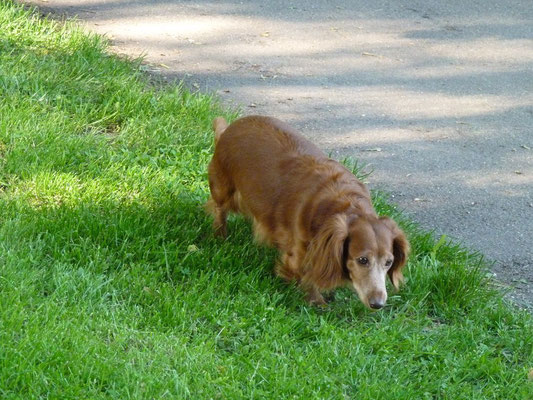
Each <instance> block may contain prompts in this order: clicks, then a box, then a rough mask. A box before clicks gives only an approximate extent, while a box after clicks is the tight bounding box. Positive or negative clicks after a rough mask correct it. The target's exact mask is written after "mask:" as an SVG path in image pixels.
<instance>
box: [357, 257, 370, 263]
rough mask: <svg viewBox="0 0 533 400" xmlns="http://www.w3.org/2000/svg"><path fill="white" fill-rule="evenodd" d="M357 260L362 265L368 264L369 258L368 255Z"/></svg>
mask: <svg viewBox="0 0 533 400" xmlns="http://www.w3.org/2000/svg"><path fill="white" fill-rule="evenodd" d="M357 262H358V263H359V264H361V265H366V264H368V258H366V257H359V258H358V259H357Z"/></svg>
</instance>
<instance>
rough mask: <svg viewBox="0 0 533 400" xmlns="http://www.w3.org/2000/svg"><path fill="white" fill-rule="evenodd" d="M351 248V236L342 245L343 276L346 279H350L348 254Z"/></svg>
mask: <svg viewBox="0 0 533 400" xmlns="http://www.w3.org/2000/svg"><path fill="white" fill-rule="evenodd" d="M349 247H350V236H348V237H346V239H344V244H343V245H342V275H343V277H344V278H345V279H348V280H349V279H350V271H349V270H348V265H347V264H348V255H349V254H348V252H349Z"/></svg>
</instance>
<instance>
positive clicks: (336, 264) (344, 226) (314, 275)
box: [302, 214, 348, 289]
mask: <svg viewBox="0 0 533 400" xmlns="http://www.w3.org/2000/svg"><path fill="white" fill-rule="evenodd" d="M347 237H348V222H347V220H346V216H345V215H343V214H336V215H334V216H333V217H331V218H329V219H328V220H327V221H326V222H324V224H323V225H322V226H321V227H320V229H319V230H318V233H317V234H316V236H315V237H314V238H313V239H312V240H311V242H310V243H309V246H308V248H307V252H306V255H305V258H304V261H303V265H304V268H305V273H304V276H303V277H302V281H303V282H304V283H309V284H312V285H314V286H316V287H318V288H320V289H330V288H333V287H335V286H337V285H338V284H339V283H340V282H341V281H342V277H343V275H342V274H343V271H342V257H343V254H342V253H343V250H344V249H343V247H344V246H343V245H344V241H345V239H346V238H347Z"/></svg>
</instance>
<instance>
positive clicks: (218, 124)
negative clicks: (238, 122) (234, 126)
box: [213, 117, 228, 145]
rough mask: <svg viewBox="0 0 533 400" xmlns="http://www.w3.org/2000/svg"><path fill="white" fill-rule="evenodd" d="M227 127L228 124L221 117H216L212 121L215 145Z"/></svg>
mask: <svg viewBox="0 0 533 400" xmlns="http://www.w3.org/2000/svg"><path fill="white" fill-rule="evenodd" d="M227 127H228V123H227V122H226V120H225V119H224V118H223V117H217V118H215V119H214V120H213V130H214V131H215V145H216V144H217V142H218V141H219V139H220V136H222V134H223V133H224V131H225V130H226V128H227Z"/></svg>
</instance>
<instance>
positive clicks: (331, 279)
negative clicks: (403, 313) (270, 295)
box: [206, 116, 409, 310]
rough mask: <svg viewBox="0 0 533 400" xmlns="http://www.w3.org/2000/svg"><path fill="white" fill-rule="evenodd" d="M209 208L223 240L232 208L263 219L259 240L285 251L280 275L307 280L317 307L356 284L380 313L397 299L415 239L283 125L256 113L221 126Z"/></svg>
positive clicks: (257, 223)
mask: <svg viewBox="0 0 533 400" xmlns="http://www.w3.org/2000/svg"><path fill="white" fill-rule="evenodd" d="M213 130H214V133H215V151H214V154H213V158H212V160H211V162H210V163H209V167H208V176H209V188H210V191H211V196H210V198H209V200H208V202H207V204H206V208H207V210H208V211H209V212H210V213H211V214H212V215H213V217H214V222H213V229H214V232H215V234H216V235H218V236H222V237H225V236H226V218H227V215H228V213H229V212H234V213H241V214H244V215H245V216H247V217H249V218H250V219H251V220H252V221H253V228H254V236H255V238H256V240H258V241H259V242H263V243H266V244H267V245H270V246H275V247H276V248H278V249H279V251H280V253H281V257H280V259H279V261H278V263H277V265H276V273H277V275H278V276H280V277H282V278H284V279H286V280H288V281H293V280H294V281H297V282H298V284H299V286H300V287H301V288H302V289H303V290H304V292H305V293H306V300H307V301H308V302H309V303H310V304H316V305H324V304H325V300H324V297H323V296H322V293H323V292H325V291H329V290H332V289H335V288H337V287H340V286H346V285H347V286H349V287H350V288H352V290H354V291H355V292H356V293H357V295H358V296H359V298H360V300H361V301H362V302H363V304H364V305H365V306H366V307H368V308H370V309H373V310H377V309H380V308H382V307H383V306H384V305H385V302H386V300H387V290H386V276H387V275H388V277H389V278H390V280H391V282H392V284H393V286H394V287H395V288H396V289H398V288H399V285H400V283H402V282H403V274H402V269H403V267H404V265H405V263H406V261H407V256H408V253H409V242H408V240H407V238H406V236H405V234H404V232H403V231H402V230H401V229H400V228H399V227H398V225H397V224H396V223H395V222H394V221H393V220H392V219H390V218H388V217H384V216H381V217H380V216H378V215H377V214H376V211H375V210H374V208H373V206H372V203H371V200H370V193H369V191H368V189H367V188H366V187H365V185H364V184H363V183H362V182H361V181H359V180H358V179H357V178H356V177H355V176H354V175H353V174H352V173H351V172H350V171H349V170H348V169H347V168H345V167H344V166H343V165H341V164H340V163H339V162H337V161H334V160H332V159H330V158H328V157H327V156H326V155H325V154H324V153H323V152H322V151H321V150H320V149H319V148H318V147H317V146H315V145H314V144H313V143H311V142H310V141H308V140H307V139H305V138H304V137H303V136H301V135H300V134H298V133H297V132H296V131H295V130H294V129H292V128H291V127H289V126H288V125H286V124H285V123H283V122H282V121H280V120H278V119H275V118H271V117H265V116H247V117H243V118H240V119H238V120H236V121H235V122H233V123H232V124H231V125H229V126H228V124H227V122H226V121H225V120H224V118H222V117H218V118H216V119H215V120H214V121H213Z"/></svg>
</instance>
